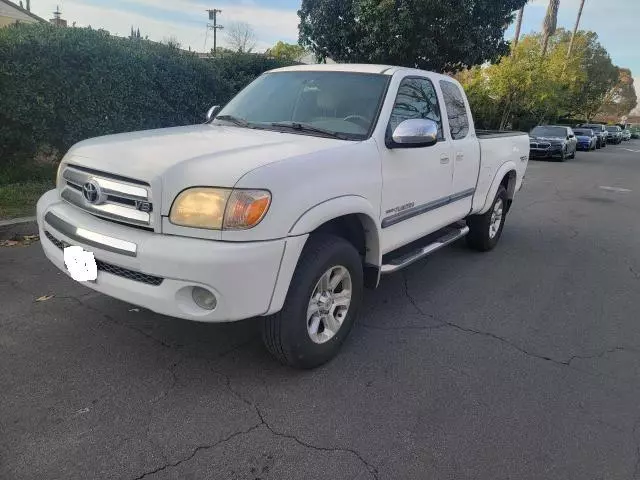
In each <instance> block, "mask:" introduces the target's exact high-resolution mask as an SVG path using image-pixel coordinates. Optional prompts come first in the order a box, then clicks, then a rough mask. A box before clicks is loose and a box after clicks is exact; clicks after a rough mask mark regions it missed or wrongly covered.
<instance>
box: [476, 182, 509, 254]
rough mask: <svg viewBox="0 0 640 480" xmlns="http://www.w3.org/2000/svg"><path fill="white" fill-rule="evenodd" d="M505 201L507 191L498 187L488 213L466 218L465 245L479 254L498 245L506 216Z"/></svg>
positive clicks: (502, 187)
mask: <svg viewBox="0 0 640 480" xmlns="http://www.w3.org/2000/svg"><path fill="white" fill-rule="evenodd" d="M507 200H508V199H507V190H506V189H505V188H504V186H502V185H500V188H498V193H496V198H495V199H494V200H493V204H492V205H491V208H490V209H489V211H487V212H486V213H484V214H482V215H472V216H470V217H468V218H467V226H468V227H469V233H468V234H467V245H468V246H469V247H471V248H473V249H474V250H478V251H480V252H487V251H489V250H492V249H493V248H494V247H495V246H496V245H497V244H498V240H500V237H501V236H502V230H503V228H504V222H505V220H506V216H507Z"/></svg>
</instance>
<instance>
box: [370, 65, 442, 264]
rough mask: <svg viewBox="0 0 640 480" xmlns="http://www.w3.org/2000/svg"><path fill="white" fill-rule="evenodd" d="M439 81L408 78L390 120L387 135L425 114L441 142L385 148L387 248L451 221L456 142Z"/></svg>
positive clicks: (384, 233)
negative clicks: (445, 121) (446, 124)
mask: <svg viewBox="0 0 640 480" xmlns="http://www.w3.org/2000/svg"><path fill="white" fill-rule="evenodd" d="M441 105H442V103H441V99H440V98H439V96H438V91H437V90H436V88H435V86H434V83H433V82H432V81H431V80H430V79H429V78H427V77H420V76H406V77H404V78H403V79H402V80H401V81H400V84H399V87H398V94H397V97H396V100H395V103H394V106H393V110H392V112H391V116H390V118H389V123H388V127H387V136H391V134H392V132H393V131H394V129H395V128H396V127H397V126H398V125H399V124H400V123H401V122H402V121H404V120H408V119H414V118H424V119H428V120H433V121H434V122H436V124H437V125H438V143H436V144H435V145H433V146H428V147H420V148H389V147H388V146H387V147H385V146H382V148H381V150H382V152H381V153H382V179H383V191H382V209H381V224H382V250H383V253H386V252H389V251H392V250H395V249H396V248H398V247H399V246H401V245H404V244H406V243H409V242H411V241H413V240H416V239H418V238H420V237H423V236H425V235H427V234H429V233H432V232H434V231H436V230H438V229H440V228H442V227H445V226H446V225H448V224H450V223H451V222H452V221H453V220H452V218H451V217H452V214H451V211H450V208H451V207H450V206H449V198H450V196H451V189H452V184H453V161H452V146H451V141H450V139H449V135H448V134H447V133H445V131H446V129H445V128H444V126H443V115H442V112H443V109H442V108H441Z"/></svg>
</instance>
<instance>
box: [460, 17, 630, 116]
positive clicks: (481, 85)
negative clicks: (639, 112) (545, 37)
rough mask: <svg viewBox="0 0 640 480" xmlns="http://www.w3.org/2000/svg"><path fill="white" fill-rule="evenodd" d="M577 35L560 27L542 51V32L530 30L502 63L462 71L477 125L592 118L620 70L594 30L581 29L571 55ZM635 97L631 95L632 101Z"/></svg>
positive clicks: (462, 78)
mask: <svg viewBox="0 0 640 480" xmlns="http://www.w3.org/2000/svg"><path fill="white" fill-rule="evenodd" d="M571 36H572V35H571V33H570V32H568V31H566V30H562V29H561V30H558V31H557V32H556V34H555V35H554V36H552V37H550V38H549V41H548V49H547V53H546V55H545V56H542V52H541V50H540V43H541V41H542V35H540V34H538V35H527V36H525V37H523V38H522V39H521V41H520V42H519V43H518V46H517V47H515V48H514V50H515V52H514V53H512V55H510V56H505V57H503V58H502V59H501V61H500V62H499V63H497V64H495V65H490V66H482V67H476V68H473V69H471V70H469V71H466V72H462V73H460V74H459V75H458V78H459V80H460V81H461V82H462V83H463V85H464V86H465V89H466V91H467V94H468V96H469V101H470V102H471V104H472V108H473V111H474V116H475V117H476V118H475V119H476V125H478V126H480V127H481V128H487V129H490V128H505V127H507V126H509V125H511V126H512V127H514V128H520V129H529V128H530V127H531V126H533V125H536V124H539V123H544V122H556V121H557V120H558V118H560V117H567V116H569V117H571V116H574V115H582V116H583V118H587V119H589V120H590V119H592V118H593V116H594V115H595V113H596V112H597V111H598V110H600V108H601V107H602V105H603V102H604V101H605V99H606V97H607V92H610V91H611V90H612V86H613V85H615V84H616V81H617V78H618V73H617V72H618V70H617V69H616V67H614V66H613V64H612V63H611V59H610V57H609V55H608V53H607V51H606V50H605V49H604V47H603V46H602V45H601V44H600V43H599V42H598V36H597V35H596V34H595V33H593V32H584V31H578V32H577V33H576V35H575V37H574V51H573V53H572V55H571V57H569V58H567V55H566V54H567V47H568V45H569V43H570V41H571ZM627 83H628V82H627ZM620 96H621V97H622V96H623V95H622V94H621V95H620ZM633 101H634V100H633V98H629V99H628V100H627V105H628V104H630V103H631V102H633Z"/></svg>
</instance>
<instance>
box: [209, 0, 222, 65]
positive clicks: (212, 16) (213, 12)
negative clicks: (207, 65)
mask: <svg viewBox="0 0 640 480" xmlns="http://www.w3.org/2000/svg"><path fill="white" fill-rule="evenodd" d="M207 12H209V20H210V21H212V22H213V23H207V30H213V54H214V55H215V54H216V50H217V48H218V36H217V33H218V30H222V29H223V28H224V27H223V26H222V25H218V14H219V13H222V10H218V9H217V8H212V9H210V10H207ZM206 42H207V40H206V39H205V45H206Z"/></svg>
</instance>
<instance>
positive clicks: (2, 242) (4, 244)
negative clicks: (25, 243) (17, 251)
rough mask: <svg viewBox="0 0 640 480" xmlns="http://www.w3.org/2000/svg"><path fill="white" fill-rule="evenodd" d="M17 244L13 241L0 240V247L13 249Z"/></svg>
mask: <svg viewBox="0 0 640 480" xmlns="http://www.w3.org/2000/svg"><path fill="white" fill-rule="evenodd" d="M18 243H19V242H16V241H15V240H0V247H15V246H16V245H18Z"/></svg>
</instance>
